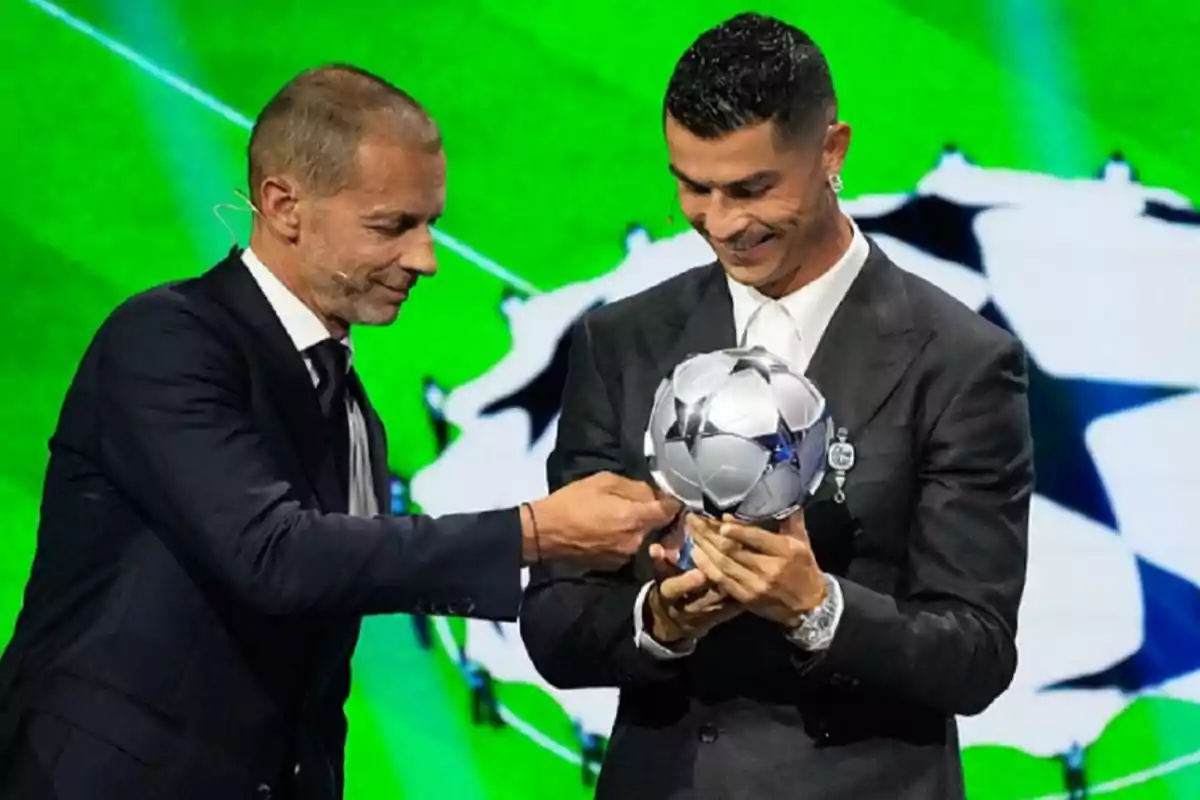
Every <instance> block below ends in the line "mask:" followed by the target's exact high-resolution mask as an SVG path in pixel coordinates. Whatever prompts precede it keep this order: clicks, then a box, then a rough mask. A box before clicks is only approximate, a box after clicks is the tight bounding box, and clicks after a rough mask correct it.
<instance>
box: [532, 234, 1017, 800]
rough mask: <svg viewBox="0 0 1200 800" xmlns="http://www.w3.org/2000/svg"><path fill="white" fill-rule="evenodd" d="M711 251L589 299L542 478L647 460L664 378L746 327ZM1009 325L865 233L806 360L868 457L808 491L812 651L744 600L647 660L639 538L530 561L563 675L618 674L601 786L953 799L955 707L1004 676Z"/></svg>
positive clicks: (540, 627)
mask: <svg viewBox="0 0 1200 800" xmlns="http://www.w3.org/2000/svg"><path fill="white" fill-rule="evenodd" d="M734 344H735V342H734V328H733V315H732V306H731V301H730V297H729V291H728V286H727V284H726V282H725V278H724V275H723V273H722V271H721V269H720V267H719V265H715V264H714V265H710V266H706V267H701V268H698V269H694V270H692V271H690V272H687V273H685V274H683V275H680V276H678V277H676V278H674V279H672V280H669V281H667V282H665V283H663V284H660V285H658V286H656V287H654V288H652V289H650V290H648V291H646V292H643V293H642V294H639V295H636V296H633V297H630V298H627V299H625V300H622V301H619V302H616V303H613V304H611V305H608V306H604V307H601V308H599V309H597V310H595V311H593V312H590V313H589V314H587V315H586V316H585V317H584V318H583V319H582V320H581V321H580V322H578V323H577V324H576V326H575V327H574V330H573V332H572V339H571V347H570V359H569V364H570V366H569V375H568V379H567V386H566V390H565V395H564V401H563V410H562V417H561V418H560V421H559V428H558V441H557V445H556V449H555V450H554V453H553V455H552V456H551V459H550V462H549V466H548V474H549V483H550V485H551V487H555V488H556V487H558V486H561V485H562V484H564V483H567V482H570V481H573V480H577V479H579V478H580V477H582V476H585V475H588V474H590V473H593V472H596V471H598V470H613V471H616V472H619V473H624V474H627V475H631V476H636V477H639V478H648V472H647V467H646V463H645V458H644V456H643V444H642V442H643V433H644V430H645V426H646V422H647V419H648V416H649V411H650V406H651V402H652V400H653V396H654V391H655V388H656V386H657V384H658V382H659V381H660V380H661V379H662V378H663V377H664V376H665V375H666V374H667V373H668V372H669V371H670V369H671V368H672V367H673V366H674V365H675V364H677V363H678V362H679V361H681V360H682V359H683V358H684V357H685V356H687V355H689V354H692V353H697V352H706V351H710V350H715V349H719V348H723V347H732V346H734ZM1025 369H1026V367H1025V359H1024V354H1023V352H1022V350H1021V348H1020V346H1019V344H1018V342H1017V341H1016V340H1014V339H1013V338H1012V337H1011V336H1010V335H1008V334H1007V333H1005V332H1003V331H1001V330H1000V329H999V328H997V327H995V326H993V325H991V324H990V323H988V322H986V321H985V320H983V319H982V318H981V317H979V316H978V315H976V314H975V313H973V312H972V311H971V310H970V309H968V308H966V307H965V306H963V305H961V304H960V303H958V302H957V301H956V300H954V299H953V298H951V297H950V296H948V295H946V294H945V293H943V292H942V291H940V290H939V289H937V288H936V287H934V286H932V285H930V284H929V283H927V282H925V281H923V280H921V279H919V278H917V277H915V276H913V275H911V274H909V273H907V272H904V271H902V270H900V269H899V268H898V267H896V266H895V265H894V264H892V263H891V262H890V261H889V260H888V259H887V257H886V256H885V255H884V254H883V252H882V251H880V250H879V249H878V248H877V247H876V246H875V245H874V244H872V247H871V253H870V256H869V258H868V260H867V262H866V264H865V266H864V267H863V270H862V272H861V273H860V275H859V276H858V277H857V278H856V280H855V282H854V283H853V285H852V286H851V288H850V290H849V292H848V294H847V296H846V298H845V300H844V301H843V302H842V304H841V305H840V306H839V308H838V310H837V311H836V313H835V314H834V317H833V319H832V320H831V322H830V325H829V328H828V330H827V331H826V333H825V336H824V337H823V338H822V340H821V342H820V345H819V347H818V349H817V352H816V353H815V355H814V358H813V361H812V364H811V366H810V369H809V372H808V374H809V376H810V377H811V378H812V379H813V381H814V382H815V383H816V384H817V385H818V387H819V388H820V389H821V390H822V392H823V393H824V394H825V395H826V397H827V399H828V402H829V405H830V409H831V411H832V414H833V415H834V418H835V420H836V421H837V423H838V424H839V425H841V426H844V427H846V428H847V429H848V430H849V440H850V441H851V442H852V443H853V444H854V446H855V448H856V451H857V457H858V460H857V465H856V466H855V467H854V468H853V469H852V470H851V472H850V474H849V478H848V481H847V484H846V487H845V494H846V500H845V502H844V503H841V504H839V503H837V502H835V501H834V500H833V498H832V494H833V492H832V491H831V488H830V486H829V481H828V480H827V482H826V485H825V486H823V487H822V490H821V492H819V494H818V497H817V499H816V502H814V504H813V505H811V506H810V507H809V508H808V509H807V511H806V522H807V527H808V531H809V536H810V538H811V540H812V544H813V548H814V550H815V554H816V558H817V561H818V563H819V564H820V565H821V567H822V568H823V569H825V570H826V571H828V572H832V573H834V574H836V575H837V576H839V580H840V582H841V585H842V587H843V591H844V594H845V611H844V614H843V616H842V619H841V623H840V627H839V629H838V632H837V636H836V638H835V640H834V642H833V645H832V647H831V648H830V650H828V651H827V652H826V653H825V654H824V655H823V656H819V657H809V656H807V654H805V653H804V652H803V651H801V650H799V649H798V648H797V647H795V646H794V645H791V644H790V643H788V642H787V641H785V639H784V637H783V630H782V629H781V628H780V627H779V626H777V625H774V624H772V623H770V622H767V621H766V620H763V619H761V618H759V617H756V616H754V615H752V614H749V613H745V614H743V615H742V616H740V617H738V618H736V619H734V620H733V621H731V622H728V623H726V624H724V625H722V626H719V627H717V628H715V629H714V630H713V631H712V632H711V633H710V634H709V635H708V636H707V637H705V638H703V639H702V640H701V641H700V643H699V646H698V648H697V650H696V652H695V653H694V654H693V655H692V656H690V657H687V658H684V659H681V660H677V661H656V660H654V659H653V658H652V657H651V656H649V655H648V654H645V653H643V652H642V651H640V650H638V649H637V648H636V647H635V645H634V639H633V619H632V611H633V605H634V600H635V597H636V595H637V593H638V591H639V589H640V587H641V586H642V585H643V583H644V582H645V581H646V580H649V578H650V576H651V573H650V570H649V565H648V563H647V562H646V559H645V558H644V551H643V554H642V556H643V557H641V558H639V559H637V560H635V561H634V563H633V565H631V566H630V567H629V568H627V569H624V570H621V571H620V572H616V573H608V574H604V573H580V572H578V571H575V572H571V571H567V570H561V569H559V570H545V569H539V570H536V571H535V574H534V576H533V578H532V580H531V581H530V584H529V586H528V588H527V590H526V599H525V605H524V607H523V609H522V612H521V624H522V634H523V636H524V639H525V642H526V644H527V646H528V648H529V651H530V654H531V656H532V658H533V661H534V664H535V665H536V666H537V668H538V669H539V671H540V672H541V673H542V674H543V675H544V676H545V678H546V679H547V680H548V681H550V682H551V683H552V684H555V685H557V686H560V687H564V688H569V687H583V686H616V687H620V690H621V692H620V698H621V699H620V709H619V711H618V714H617V721H616V725H615V728H614V730H613V732H612V737H611V741H610V745H609V750H608V754H607V758H606V760H605V762H604V767H603V770H602V772H601V775H600V779H599V783H598V788H597V796H598V797H603V798H620V799H621V800H638V798H647V800H649V799H650V798H654V800H667V799H668V798H670V799H673V800H684V799H685V798H686V799H687V800H693V799H694V800H701V799H704V800H707V799H708V798H712V799H713V800H715V799H716V798H721V799H722V800H731V799H733V798H776V797H788V798H804V800H843V799H844V798H854V799H855V800H873V799H874V798H879V800H942V799H943V798H944V799H945V800H949V799H950V798H962V797H963V784H962V775H961V766H960V761H959V752H958V746H957V733H956V728H955V723H954V719H953V715H955V714H973V713H977V712H980V711H982V710H983V709H984V708H985V707H986V706H987V705H988V704H989V703H990V702H991V701H992V700H993V699H994V698H995V697H996V696H997V695H998V694H999V693H1000V692H1001V691H1003V690H1004V689H1005V688H1006V687H1007V685H1008V684H1009V682H1010V681H1011V678H1012V675H1013V672H1014V669H1015V665H1016V658H1017V655H1016V648H1015V645H1014V634H1015V629H1016V624H1017V607H1018V603H1019V601H1020V597H1021V593H1022V590H1023V585H1024V576H1025V559H1026V531H1027V519H1028V511H1029V502H1030V496H1031V486H1032V444H1031V439H1030V429H1029V419H1028V407H1027V402H1026V396H1025V391H1026V371H1025Z"/></svg>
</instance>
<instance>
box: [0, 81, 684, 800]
mask: <svg viewBox="0 0 1200 800" xmlns="http://www.w3.org/2000/svg"><path fill="white" fill-rule="evenodd" d="M249 162H250V198H251V201H252V205H253V207H254V210H255V221H254V226H253V232H252V237H251V246H250V248H249V249H247V250H244V251H235V252H233V253H231V254H230V255H229V257H228V258H226V259H225V260H224V261H222V262H221V263H220V264H218V265H217V266H216V267H215V268H213V269H212V270H210V271H209V272H207V273H206V274H204V275H202V276H201V277H199V278H196V279H193V280H187V281H183V282H180V283H177V284H173V285H169V286H163V287H159V288H156V289H152V290H150V291H148V292H146V293H143V294H140V295H138V296H136V297H134V298H132V299H131V300H129V301H128V302H126V303H124V304H123V305H122V306H121V307H120V308H119V309H117V311H116V312H115V313H113V314H112V315H111V316H110V317H109V318H108V320H106V321H105V323H104V324H103V326H102V327H101V329H100V331H99V332H98V333H97V335H96V337H95V339H94V340H93V342H92V344H91V346H90V347H89V348H88V350H87V352H86V354H85V355H84V357H83V361H82V364H81V365H80V367H79V370H78V372H77V374H76V376H75V379H74V381H73V382H72V383H71V386H70V389H69V391H68V393H67V397H66V400H65V403H64V405H63V408H62V413H61V417H60V419H59V423H58V428H57V430H56V431H55V433H54V435H53V438H52V440H51V456H50V464H49V470H48V474H47V476H46V482H45V493H44V500H43V505H42V517H41V525H40V527H39V530H38V543H37V552H36V556H35V559H34V564H33V569H32V574H31V576H30V579H29V584H28V587H27V589H26V593H25V602H24V607H23V608H22V611H21V614H20V617H19V619H18V622H17V626H16V631H15V634H14V636H13V638H12V641H11V642H10V644H9V646H8V648H7V650H6V651H5V653H4V657H3V660H2V661H0V796H3V797H6V798H7V797H12V798H17V797H20V798H24V799H25V800H42V799H43V798H45V799H48V798H61V799H62V800H75V799H76V798H79V799H81V800H82V798H87V800H110V799H111V800H116V799H117V798H120V800H138V799H139V798H154V800H160V799H161V798H174V799H175V800H181V799H182V798H196V799H197V800H199V799H200V798H203V799H204V800H212V799H213V798H222V800H225V799H229V800H233V799H234V798H247V799H248V798H257V800H269V799H270V798H281V797H288V798H312V799H313V800H333V799H334V798H337V797H340V796H341V794H342V786H343V772H342V765H343V751H344V744H345V739H346V720H345V717H344V715H343V711H342V707H343V703H344V701H345V699H346V697H347V694H348V692H349V688H350V658H351V653H352V652H353V650H354V646H355V643H356V641H357V637H358V632H359V624H360V620H361V617H362V616H363V615H365V614H374V613H386V612H399V611H413V612H422V613H433V614H457V615H470V616H476V617H483V618H491V619H498V620H501V619H502V620H513V619H515V618H516V617H517V611H518V606H519V602H520V599H521V583H520V571H521V567H522V566H523V565H525V564H531V563H539V562H542V561H544V560H561V561H563V562H567V563H571V562H574V563H578V564H582V565H588V566H590V567H593V568H601V569H604V568H615V567H618V566H620V565H621V564H622V563H624V562H625V561H627V560H628V558H629V557H630V556H631V555H632V554H633V552H634V551H635V550H636V549H637V547H638V545H639V543H640V542H641V541H642V538H643V536H644V534H645V533H646V532H647V531H649V530H652V529H656V528H659V527H661V526H663V525H664V524H666V523H667V522H668V521H669V520H670V519H671V517H672V516H673V515H674V513H675V511H676V507H675V506H674V505H673V504H672V503H670V502H666V501H662V500H659V499H657V498H656V497H655V496H654V493H653V492H652V491H651V490H650V489H649V487H648V486H647V485H646V484H644V483H639V482H635V481H632V480H628V479H625V478H618V477H616V476H615V475H611V474H606V475H599V476H597V477H595V478H594V479H592V480H590V481H585V482H583V483H580V484H578V485H575V486H572V487H567V488H564V489H563V490H561V491H559V492H557V493H555V494H554V495H552V496H550V497H547V498H544V499H541V500H537V501H535V502H533V503H529V504H524V505H523V506H521V507H520V508H519V509H518V508H513V509H504V510H496V511H487V512H483V513H477V514H460V515H450V516H445V517H442V518H439V519H431V518H428V517H423V516H395V517H389V516H383V515H380V512H381V510H385V509H386V508H387V505H386V501H387V496H388V491H387V490H388V469H387V454H386V449H385V442H384V430H383V426H382V424H381V423H380V420H379V418H378V417H377V416H376V414H375V412H374V411H373V410H372V408H371V404H370V403H369V402H368V400H367V396H366V393H365V391H364V389H363V386H362V384H361V383H360V382H359V380H358V377H357V375H356V374H355V371H354V367H353V360H352V353H351V349H350V342H349V339H348V336H347V334H348V330H349V328H350V326H351V325H352V324H368V325H381V324H386V323H390V322H391V321H393V320H394V319H395V318H396V316H397V313H398V311H399V308H400V306H401V304H402V303H403V302H404V301H405V300H406V299H407V297H408V295H409V293H410V292H411V291H412V289H413V286H414V284H415V283H416V281H417V279H418V278H419V277H422V276H432V275H433V274H434V272H435V263H434V252H433V240H432V234H431V226H432V225H433V224H434V222H435V221H436V219H437V217H438V215H439V214H440V213H441V211H442V205H443V202H444V185H445V182H444V174H445V172H444V171H445V157H444V154H443V152H442V147H441V142H440V138H439V135H438V131H437V128H436V126H435V125H434V123H433V122H432V120H430V118H429V117H428V116H427V115H426V113H425V112H424V111H423V110H422V109H421V107H420V106H419V105H418V104H417V103H416V102H414V101H413V100H412V98H410V97H408V96H407V95H406V94H404V93H403V92H401V91H400V90H398V89H396V88H395V87H393V86H391V85H389V84H387V83H386V82H384V81H383V80H381V79H379V78H377V77H375V76H372V75H370V74H368V73H365V72H363V71H361V70H357V69H354V68H351V67H342V66H338V67H328V68H322V69H317V70H313V71H310V72H306V73H304V74H302V75H300V76H298V77H297V78H296V79H294V80H293V81H292V82H290V83H289V84H288V85H287V86H286V87H284V88H283V90H282V91H281V92H280V93H279V94H278V95H277V96H276V97H275V98H274V99H272V100H271V101H270V103H269V104H268V105H267V106H266V108H265V109H264V110H263V112H262V114H261V115H260V117H259V119H258V120H257V123H256V125H255V128H254V132H253V134H252V137H251V142H250V150H249ZM451 324H453V323H452V322H451V321H448V322H447V325H451ZM415 346H419V344H416V345H415ZM498 468H502V465H498Z"/></svg>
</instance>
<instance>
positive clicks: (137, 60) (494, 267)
mask: <svg viewBox="0 0 1200 800" xmlns="http://www.w3.org/2000/svg"><path fill="white" fill-rule="evenodd" d="M27 2H28V3H29V4H30V5H32V6H34V7H35V8H38V9H40V10H41V11H44V12H45V13H46V14H49V15H50V16H52V17H54V18H55V19H57V20H59V21H60V22H62V23H63V24H65V25H67V26H68V27H70V28H72V29H74V30H76V31H79V32H80V33H82V34H83V35H84V36H86V37H88V38H89V39H91V40H92V41H94V42H96V43H97V44H99V45H100V46H101V47H103V48H104V49H106V50H108V51H109V52H111V53H114V54H115V55H118V56H120V57H121V58H123V59H125V60H126V61H128V62H129V63H131V64H133V65H134V66H135V67H137V68H138V69H140V70H142V71H143V72H145V73H146V74H147V75H149V76H151V77H152V78H154V79H155V80H158V81H161V82H162V83H164V84H166V85H167V86H170V87H171V88H172V89H174V90H176V91H177V92H180V93H181V94H185V95H187V96H188V97H190V98H191V99H193V100H195V101H196V102H197V103H199V104H200V105H202V106H204V107H205V108H207V109H208V110H209V111H212V112H213V113H215V114H218V115H220V116H221V117H222V118H224V119H225V120H227V121H229V122H232V123H233V124H234V125H237V126H238V127H240V128H244V129H245V130H250V129H251V128H253V127H254V123H253V121H251V120H250V118H249V117H247V116H246V115H245V114H242V113H239V112H238V111H237V110H236V109H234V108H232V107H231V106H229V105H227V104H225V103H222V102H221V101H220V100H218V99H217V98H215V97H213V96H212V95H211V94H209V93H208V92H206V91H204V90H203V89H199V88H197V87H195V86H193V85H192V84H190V83H188V82H187V81H185V80H184V79H183V78H181V77H179V76H178V75H176V74H175V73H173V72H171V71H169V70H166V69H163V68H162V67H160V66H158V65H157V64H155V63H154V62H153V61H151V60H150V59H148V58H146V57H145V56H143V55H142V54H141V53H138V52H137V51H135V50H133V49H132V48H130V47H129V46H128V45H126V44H123V43H122V42H119V41H117V40H116V39H114V38H112V37H111V36H109V35H108V34H106V33H104V32H103V31H101V30H99V29H97V28H96V27H95V26H94V25H91V24H89V23H87V22H85V21H83V20H81V19H79V18H78V17H76V16H74V15H73V14H71V13H70V12H68V11H66V10H64V9H63V8H61V7H59V6H57V5H55V4H54V3H51V2H49V0H27ZM433 238H434V239H435V240H436V241H437V242H438V244H440V245H442V246H443V247H445V248H446V249H448V250H453V251H454V252H455V253H457V254H458V255H460V256H462V257H463V258H464V259H466V260H467V261H469V262H471V263H472V264H474V265H475V266H476V267H478V268H479V269H481V270H483V271H484V272H487V273H488V274H490V275H493V276H495V277H497V278H499V279H500V280H502V281H504V282H505V283H507V284H508V285H510V286H512V287H514V288H517V289H520V290H521V291H522V292H524V293H525V294H529V295H534V294H541V290H540V289H539V288H538V287H536V286H534V285H533V284H532V283H530V282H529V281H527V280H525V279H524V278H522V277H521V276H520V275H516V274H514V273H513V272H511V271H509V270H508V269H506V268H505V267H504V266H502V265H501V264H498V263H497V262H495V261H493V260H492V259H490V258H488V257H487V256H485V255H484V254H483V253H480V252H479V251H478V250H476V249H475V248H473V247H471V246H470V245H469V244H467V243H466V242H463V241H461V240H459V239H455V238H454V237H453V236H451V235H449V234H448V233H444V232H442V231H439V230H437V229H434V231H433Z"/></svg>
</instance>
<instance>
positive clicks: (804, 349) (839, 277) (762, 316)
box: [633, 217, 871, 659]
mask: <svg viewBox="0 0 1200 800" xmlns="http://www.w3.org/2000/svg"><path fill="white" fill-rule="evenodd" d="M846 219H847V220H848V221H849V223H850V228H851V230H852V231H853V237H852V238H851V240H850V246H849V247H847V248H846V252H845V253H843V254H842V257H841V258H840V259H838V261H837V263H835V264H834V265H833V266H832V267H830V268H829V270H828V271H827V272H826V273H825V274H824V275H822V276H821V277H819V278H817V279H816V280H815V281H813V282H812V283H809V284H807V285H806V286H803V287H801V288H800V289H797V290H796V291H794V292H792V293H791V294H789V295H785V296H783V297H781V298H779V299H778V300H775V299H772V298H770V297H767V296H766V295H764V294H763V293H762V292H760V291H758V290H757V289H755V288H754V287H753V286H746V285H745V284H741V283H738V282H737V281H735V280H733V278H730V277H729V276H728V275H727V276H726V282H727V283H728V285H729V296H730V298H731V299H732V301H733V327H734V332H735V333H736V335H737V341H738V344H739V345H742V346H746V347H751V346H753V345H760V346H762V347H764V348H766V349H767V350H769V351H771V352H772V353H774V354H775V355H777V356H779V357H780V358H782V359H783V360H784V361H786V362H787V363H788V365H789V366H790V367H791V368H792V370H793V371H795V372H797V373H800V374H804V373H805V372H807V371H808V365H809V362H810V361H811V360H812V357H813V354H814V353H815V352H816V350H817V345H818V344H819V343H820V341H821V337H822V336H824V335H825V329H826V328H828V327H829V321H830V320H831V319H833V314H834V312H835V311H837V308H838V306H839V305H841V303H842V300H843V299H844V298H845V297H846V292H848V291H849V290H850V285H851V284H852V283H854V279H855V278H857V277H858V273H859V272H861V271H862V268H863V264H865V263H866V261H867V256H868V255H869V254H870V250H871V247H870V244H869V243H868V242H867V239H866V237H865V236H863V234H862V231H860V230H859V229H858V225H856V224H855V223H854V220H853V219H851V218H850V217H846ZM653 585H654V582H653V581H651V582H649V583H647V584H646V585H645V586H643V587H642V590H641V592H639V593H638V596H637V600H636V601H635V602H634V605H633V635H634V641H635V642H636V643H637V646H638V648H639V649H640V650H642V651H644V652H646V653H649V654H650V655H652V656H654V657H655V658H660V659H671V658H683V657H684V656H688V655H691V653H692V651H693V650H695V648H696V643H695V642H694V641H689V642H680V643H678V644H676V645H675V646H673V647H666V646H664V645H662V644H660V643H659V642H656V641H655V640H654V639H653V638H652V637H651V636H650V635H649V633H648V632H646V631H645V630H643V623H642V613H643V607H644V606H645V603H646V595H647V594H649V592H650V587H651V586H653ZM832 588H833V591H834V592H835V593H838V592H840V587H838V586H837V581H836V580H835V581H833V587H832ZM837 599H838V600H839V601H840V597H839V598H837ZM838 606H839V607H838V617H839V618H840V602H839V603H838ZM836 624H837V622H836V621H835V622H834V626H835V627H836Z"/></svg>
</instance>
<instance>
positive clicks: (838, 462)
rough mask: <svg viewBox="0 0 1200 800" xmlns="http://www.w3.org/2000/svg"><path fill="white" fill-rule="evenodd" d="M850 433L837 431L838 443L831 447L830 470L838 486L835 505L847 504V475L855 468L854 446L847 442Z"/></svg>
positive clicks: (841, 430)
mask: <svg viewBox="0 0 1200 800" xmlns="http://www.w3.org/2000/svg"><path fill="white" fill-rule="evenodd" d="M848 435H849V431H847V430H846V429H845V428H838V429H837V441H836V442H832V443H830V445H829V457H828V461H829V468H830V469H831V470H833V482H834V483H835V484H836V485H837V493H836V494H835V495H834V496H833V500H834V502H835V503H844V502H846V493H845V492H844V491H843V487H845V485H846V473H847V472H849V471H850V470H852V469H853V468H854V445H852V444H850V443H849V442H848V441H846V437H847V436H848Z"/></svg>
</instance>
